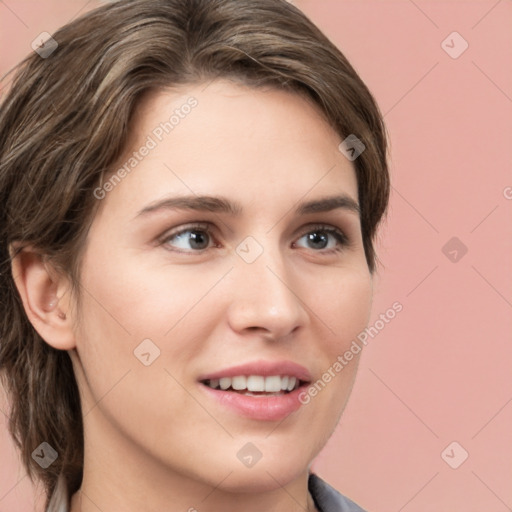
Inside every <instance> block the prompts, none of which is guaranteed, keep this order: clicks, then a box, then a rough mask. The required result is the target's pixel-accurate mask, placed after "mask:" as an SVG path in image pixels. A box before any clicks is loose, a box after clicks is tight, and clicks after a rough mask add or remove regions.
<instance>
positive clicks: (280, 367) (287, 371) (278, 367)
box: [198, 361, 311, 382]
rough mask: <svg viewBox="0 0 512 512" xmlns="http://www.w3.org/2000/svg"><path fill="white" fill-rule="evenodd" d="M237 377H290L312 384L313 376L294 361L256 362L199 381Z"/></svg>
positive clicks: (234, 367) (205, 376)
mask: <svg viewBox="0 0 512 512" xmlns="http://www.w3.org/2000/svg"><path fill="white" fill-rule="evenodd" d="M237 375H262V376H263V377H269V376H271V375H281V376H282V375H289V376H292V377H295V378H297V379H298V380H302V381H306V382H310V381H311V374H310V373H309V371H308V370H307V369H306V368H305V367H304V366H301V365H300V364H297V363H293V362H292V361H273V362H270V361H254V362H252V363H246V364H241V365H238V366H231V367H230V368H226V369H224V370H219V371H217V372H213V373H208V374H206V375H202V376H200V377H199V378H198V380H200V381H202V380H207V379H220V378H222V377H236V376H237Z"/></svg>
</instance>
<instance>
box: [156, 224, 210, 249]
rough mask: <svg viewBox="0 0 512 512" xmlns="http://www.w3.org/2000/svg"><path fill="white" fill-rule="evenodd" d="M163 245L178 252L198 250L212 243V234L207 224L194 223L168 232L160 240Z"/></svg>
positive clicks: (206, 247)
mask: <svg viewBox="0 0 512 512" xmlns="http://www.w3.org/2000/svg"><path fill="white" fill-rule="evenodd" d="M161 243H162V244H163V245H168V246H171V248H173V249H177V250H178V252H199V251H203V250H205V249H208V248H209V247H210V246H211V243H212V234H211V231H210V226H209V225H208V224H194V225H191V226H188V227H185V228H182V229H180V230H179V231H177V232H174V233H168V234H167V235H165V237H164V238H163V239H162V240H161Z"/></svg>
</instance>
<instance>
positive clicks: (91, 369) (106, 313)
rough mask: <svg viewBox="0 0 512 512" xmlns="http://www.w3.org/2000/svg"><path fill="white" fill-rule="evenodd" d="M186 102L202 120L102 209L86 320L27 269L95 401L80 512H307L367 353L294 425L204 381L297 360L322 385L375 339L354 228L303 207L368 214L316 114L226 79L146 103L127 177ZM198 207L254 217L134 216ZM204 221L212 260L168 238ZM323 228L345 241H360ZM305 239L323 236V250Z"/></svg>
mask: <svg viewBox="0 0 512 512" xmlns="http://www.w3.org/2000/svg"><path fill="white" fill-rule="evenodd" d="M190 96H193V97H194V98H196V99H197V101H198V105H197V107H195V108H194V109H193V110H192V111H191V113H190V114H189V115H188V116H186V117H185V118H184V119H181V120H180V123H179V125H177V126H176V127H175V128H174V130H173V131H172V133H170V134H168V135H166V136H165V138H164V139H163V140H162V142H160V143H159V144H158V145H157V147H156V148H154V149H153V150H151V151H150V153H149V154H148V155H147V156H146V157H145V158H144V159H143V160H142V161H141V162H140V163H139V164H138V165H137V167H136V169H134V170H133V171H132V172H131V173H130V174H129V175H128V176H126V177H125V178H124V179H123V180H122V182H121V183H119V184H118V185H117V186H116V187H115V188H114V189H113V190H112V191H110V192H109V193H108V194H107V195H106V197H105V198H104V199H103V200H102V201H101V204H100V208H99V210H98V212H97V214H96V216H95V218H94V221H93V224H92V226H91V229H90V232H89V234H88V239H87V245H86V248H85V252H84V258H83V263H82V267H81V276H80V279H81V288H80V290H81V291H80V293H81V307H80V309H78V307H77V306H76V304H75V302H74V299H73V296H72V293H70V285H69V281H68V280H67V278H66V277H65V276H63V275H60V274H58V273H57V272H56V271H54V270H53V268H52V267H51V266H49V265H48V264H46V263H45V262H44V260H43V259H42V258H41V257H39V256H38V255H37V254H36V253H35V252H31V251H30V250H26V251H24V252H23V253H22V255H20V256H19V257H18V258H17V259H16V260H15V262H14V267H15V268H14V270H15V275H16V276H17V277H16V284H17V286H18V289H19V290H20V294H21V296H22V299H23V302H24V305H25V309H26V311H27V315H28V316H29V318H30V320H31V322H32V323H33V325H34V327H35V328H36V329H37V330H38V332H39V333H40V334H41V336H42V337H43V338H44V339H45V340H46V341H47V342H48V343H49V344H50V345H52V346H53V347H55V348H57V349H60V350H68V351H69V355H70V356H71V359H72V362H73V367H74V370H75V375H76V378H77V381H78V385H79V389H80V393H81V397H82V410H83V416H84V430H85V463H84V479H83V483H82V488H81V490H80V491H79V492H78V493H76V494H75V495H74V496H73V499H72V508H71V510H72V512H78V511H83V512H92V511H94V512H97V510H104V511H107V510H108V511H111V512H117V511H124V512H131V511H133V512H135V511H137V512H141V511H142V512H146V511H147V512H149V511H157V510H159V511H160V510H166V511H170V512H174V511H176V512H178V511H187V510H188V511H192V510H194V509H196V510H198V511H200V512H217V511H218V512H220V511H224V512H225V511H229V510H244V511H246V512H253V511H254V512H255V511H261V510H266V511H272V512H284V511H286V512H290V511H301V512H302V511H304V510H310V511H312V510H315V508H314V504H313V501H312V499H311V496H310V495H309V493H308V490H307V477H308V470H309V467H310V464H311V462H312V461H313V459H314V458H315V457H316V455H317V454H318V453H319V451H320V450H321V449H322V447H323V446H324V445H325V443H326V442H327V440H328V439H329V437H330V436H331V434H332V433H333V431H334V429H335V427H336V425H337V423H338V421H339V418H340V415H341V413H342V411H343V409H344V407H345V404H346V401H347V399H348V396H349V394H350V391H351V388H352V385H353V381H354V378H355V374H356V370H357V364H358V358H359V355H357V356H354V359H353V360H352V361H351V362H350V364H348V365H347V366H346V367H344V369H343V371H341V372H340V373H338V374H337V375H336V377H335V378H332V379H331V381H330V382H329V383H328V384H327V385H326V387H325V388H324V389H323V390H322V391H321V392H320V393H318V395H317V396H315V397H314V398H312V399H311V401H310V402H309V403H308V404H307V405H304V406H302V407H301V408H300V409H299V410H298V411H296V412H294V413H292V414H291V415H289V416H288V417H287V418H286V419H285V420H283V421H281V422H268V421H261V420H254V419H249V418H245V417H242V416H240V415H238V414H237V413H235V412H233V411H230V410H225V409H223V408H221V406H220V405H218V404H217V403H216V402H215V401H214V400H212V399H209V398H208V397H206V396H205V395H204V394H203V392H202V390H201V389H200V386H201V384H199V383H198V382H197V379H198V377H199V376H200V375H201V374H205V373H208V372H212V371H215V370H218V369H221V368H227V367H229V366H233V365H237V364H241V363H245V362H249V361H254V360H258V359H264V360H267V361H273V360H281V359H288V360H291V361H294V362H297V363H299V364H302V365H303V366H305V367H307V368H308V369H309V371H310V373H311V375H312V376H313V381H316V380H317V379H319V378H321V377H322V374H323V373H324V372H326V371H327V369H328V368H329V367H331V366H332V364H333V363H334V362H335V361H336V358H337V356H338V355H342V354H343V353H344V352H345V351H346V350H348V349H349V347H350V344H351V342H352V340H354V339H355V337H356V336H357V334H358V333H359V332H361V331H362V330H363V329H364V328H365V327H366V325H367V324H368V321H369V316H370V310H371V302H372V293H373V281H372V275H371V274H370V272H369V269H368V266H367V263H366V259H365V254H364V248H363V244H362V235H361V228H360V219H359V216H358V214H357V213H356V212H353V211H350V210H348V209H344V208H338V209H335V210H332V211H328V212H318V213H309V214H307V215H298V214H296V213H295V208H296V207H297V205H298V203H300V202H303V201H309V200H313V199H320V198H324V197H326V196H332V195H338V194H341V193H343V194H346V195H348V196H350V197H351V198H353V200H354V201H356V202H357V197H358V196H357V180H356V175H355V171H354V168H353V164H352V163H351V162H349V161H348V160H347V159H346V158H345V157H344V156H343V155H342V154H341V153H340V152H339V151H338V148H337V146H338V144H339V143H340V142H341V138H340V136H339V135H338V134H337V133H336V132H335V131H334V130H333V129H332V128H331V127H330V126H329V125H328V124H327V122H326V121H325V120H324V119H323V117H322V115H321V113H320V111H319V109H318V108H317V107H316V106H315V105H313V104H312V102H310V101H308V100H306V99H304V98H303V97H301V96H299V95H296V94H293V93H290V92H285V91H281V90H274V89H251V88H248V87H246V86H242V85H239V84H235V83H232V82H228V81H223V80H218V81H215V82H213V83H211V84H210V85H208V86H206V84H201V85H196V86H188V87H186V88H182V89H180V90H174V91H160V92H155V93H152V94H150V95H148V96H146V97H145V98H144V100H143V101H142V102H141V103H140V104H139V106H138V109H137V112H136V116H135V118H134V122H133V132H132V137H131V140H130V141H129V145H128V148H127V151H126V155H123V158H121V159H120V160H119V165H120V166H121V165H123V163H124V162H125V161H126V159H127V158H128V157H129V155H131V153H132V152H133V151H135V150H137V149H138V148H140V147H141V146H142V145H143V144H144V142H145V141H146V139H147V136H148V135H150V134H151V132H152V130H153V129H154V128H155V127H156V126H158V125H159V123H161V122H162V121H164V120H166V119H168V118H169V117H170V115H171V114H172V112H173V110H175V109H176V108H178V107H180V105H183V103H185V102H186V100H187V98H189V97H190ZM190 194H192V195H201V196H202V195H205V196H206V195H209V196H213V195H215V196H222V197H224V198H226V199H229V200H231V201H236V202H238V203H239V204H240V206H241V207H242V212H241V213H240V214H239V215H238V216H233V215H231V214H228V213H218V212H204V211H187V210H179V209H173V210H159V211H157V212H154V213H152V214H149V215H142V216H139V217H137V213H138V212H139V211H140V210H141V209H143V208H145V207H146V206H148V205H151V204H153V203H154V202H155V201H158V200H160V199H163V198H165V197H169V196H178V195H190ZM197 222H200V223H207V224H210V225H211V238H210V239H209V240H210V241H208V236H207V235H206V234H205V233H203V242H204V240H205V239H206V245H207V246H208V247H207V248H206V249H203V250H199V251H198V250H197V249H196V247H197V245H194V243H193V240H192V242H191V239H190V232H188V235H189V236H186V235H187V233H185V235H182V236H181V237H180V238H177V237H174V238H172V237H171V236H170V235H171V232H173V233H175V232H177V231H180V230H182V229H184V228H186V227H189V224H190V223H197ZM315 224H321V225H327V226H329V227H334V228H337V229H338V230H341V231H342V232H343V233H344V234H345V236H346V237H347V238H348V240H349V245H347V246H343V245H340V244H339V242H338V241H337V240H336V238H334V237H333V236H332V235H329V234H327V233H325V232H323V231H322V230H321V229H318V228H315V226H314V225H315ZM309 233H313V234H314V233H317V234H318V235H320V237H321V240H323V239H324V238H322V237H327V241H328V245H327V247H326V248H322V246H321V244H318V242H317V243H316V244H314V243H312V242H311V241H308V237H307V236H305V235H307V234H309ZM318 235H317V236H318ZM248 236H251V237H253V238H254V239H255V240H256V241H257V242H258V243H259V244H260V246H261V247H262V248H263V252H262V254H261V255H260V256H259V257H258V258H257V259H256V260H255V261H254V262H253V263H247V262H246V261H244V259H242V258H241V257H240V256H239V255H238V254H237V252H236V248H237V246H238V245H239V244H240V243H241V242H242V241H243V240H244V239H245V238H246V237H248ZM165 237H167V240H165V241H164V240H163V238H165ZM180 251H181V252H180ZM194 251H195V252H194ZM55 300H58V303H57V304H56V305H55V304H52V301H55ZM148 338H149V339H151V340H152V342H153V343H154V344H155V345H157V346H158V348H159V349H160V357H158V358H157V359H156V360H154V362H153V363H152V364H151V365H150V366H145V365H143V364H142V363H141V362H140V361H139V360H138V359H137V358H136V357H135V356H134V350H135V349H136V348H137V347H138V346H139V344H140V343H141V342H142V340H144V339H148ZM247 442H251V443H253V444H254V445H255V446H256V447H257V448H258V449H259V451H260V452H261V453H262V457H261V459H260V460H259V461H258V463H257V464H255V465H254V466H252V467H250V468H248V467H246V466H244V465H243V464H242V463H241V462H240V460H239V459H238V458H237V452H238V451H239V450H240V449H241V448H242V447H243V446H244V445H245V444H246V443H247Z"/></svg>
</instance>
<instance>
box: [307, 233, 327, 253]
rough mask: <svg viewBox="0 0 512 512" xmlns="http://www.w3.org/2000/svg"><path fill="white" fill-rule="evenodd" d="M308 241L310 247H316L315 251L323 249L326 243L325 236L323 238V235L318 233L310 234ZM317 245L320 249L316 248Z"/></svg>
mask: <svg viewBox="0 0 512 512" xmlns="http://www.w3.org/2000/svg"><path fill="white" fill-rule="evenodd" d="M309 241H310V242H311V243H312V245H316V248H317V249H324V248H325V247H326V246H327V243H328V240H327V236H325V234H322V235H320V234H318V233H311V234H310V235H309ZM318 245H321V247H318Z"/></svg>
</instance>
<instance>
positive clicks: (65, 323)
mask: <svg viewBox="0 0 512 512" xmlns="http://www.w3.org/2000/svg"><path fill="white" fill-rule="evenodd" d="M9 252H10V254H11V260H12V263H11V268H12V275H13V277H14V282H15V284H16V288H17V289H18V292H19V294H20V297H21V300H22V301H23V307H24V308H25V313H26V315H27V317H28V319H29V321H30V323H31V324H32V325H33V327H34V329H35V330H36V331H37V332H38V333H39V335H40V336H41V338H43V340H45V341H46V342H47V343H48V345H50V346H52V347H53V348H55V349H58V350H70V349H73V348H75V346H76V343H75V336H74V332H73V324H72V318H71V308H70V306H71V296H70V295H71V293H70V290H71V288H70V282H69V279H68V278H67V277H64V276H62V275H61V274H59V273H58V272H57V271H56V270H55V269H54V268H53V267H52V266H51V265H50V264H49V263H48V262H47V261H46V260H45V258H44V256H43V255H42V254H41V253H40V252H37V251H36V250H34V249H33V248H32V247H26V248H24V249H23V250H22V251H21V252H19V253H18V254H15V252H14V247H13V246H11V247H10V248H9Z"/></svg>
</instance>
